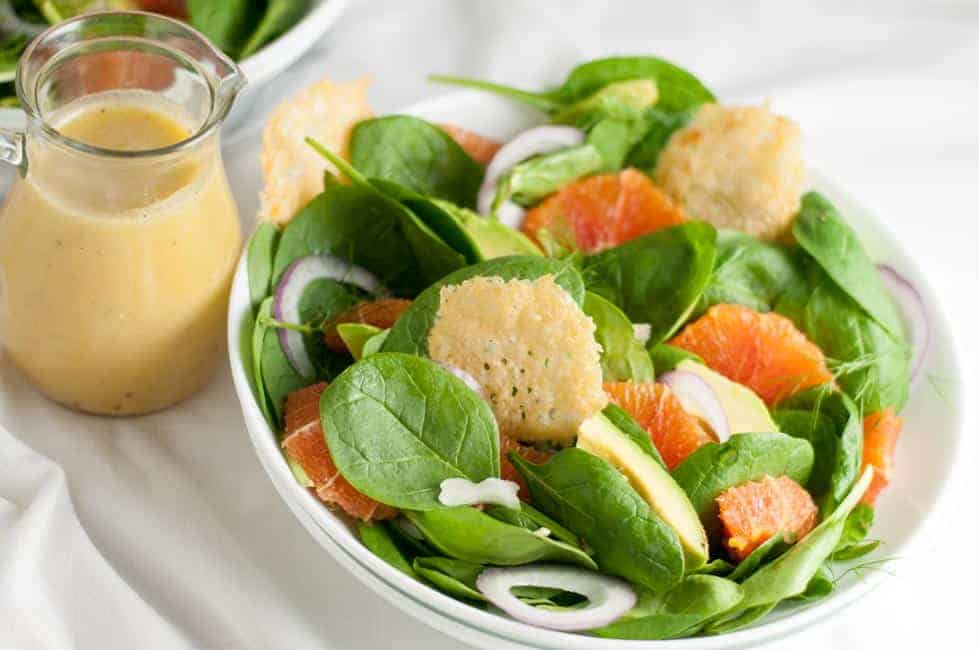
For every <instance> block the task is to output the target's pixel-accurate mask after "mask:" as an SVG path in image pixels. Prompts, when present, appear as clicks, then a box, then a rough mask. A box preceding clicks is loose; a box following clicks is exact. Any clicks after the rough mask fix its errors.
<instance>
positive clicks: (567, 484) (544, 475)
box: [510, 448, 684, 591]
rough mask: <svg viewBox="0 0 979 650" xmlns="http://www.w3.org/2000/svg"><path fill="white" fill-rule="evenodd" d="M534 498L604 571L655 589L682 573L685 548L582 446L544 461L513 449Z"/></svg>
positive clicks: (616, 475)
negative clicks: (587, 549) (538, 462)
mask: <svg viewBox="0 0 979 650" xmlns="http://www.w3.org/2000/svg"><path fill="white" fill-rule="evenodd" d="M510 462H511V463H513V466H514V467H515V468H516V469H517V471H519V472H520V475H521V476H523V479H524V481H525V482H526V483H527V487H528V488H529V489H530V493H531V495H532V496H533V499H534V503H535V504H536V505H537V506H538V507H539V508H540V509H541V510H543V511H544V512H545V513H547V514H548V515H550V516H551V517H554V518H555V519H557V520H558V521H560V522H561V523H562V524H564V525H565V526H567V527H568V528H569V529H570V530H572V531H573V532H575V533H576V534H577V535H579V536H580V537H581V538H582V539H584V540H585V542H586V543H587V544H588V546H589V547H591V548H592V549H593V550H594V553H595V561H596V562H598V566H599V567H601V569H602V570H603V571H607V572H609V573H612V574H614V575H618V576H621V577H623V578H625V579H626V580H629V581H630V582H635V583H637V584H641V585H643V586H645V587H648V588H650V589H653V590H656V591H663V590H666V589H669V588H671V587H673V586H675V585H676V584H677V583H678V582H679V581H680V579H681V577H682V576H683V568H684V566H683V565H684V560H683V549H682V548H681V546H680V541H679V539H678V538H677V535H676V532H675V531H674V530H673V528H671V527H670V526H669V525H668V524H666V523H665V522H664V521H663V520H661V519H660V518H659V517H658V516H657V515H656V514H655V513H654V512H653V511H652V510H651V509H650V507H649V504H647V503H646V502H645V501H644V500H643V498H642V497H640V496H639V495H638V494H637V493H636V491H635V490H633V489H632V487H631V486H630V485H629V482H628V481H627V480H626V478H625V477H624V476H623V475H622V474H621V473H620V472H619V471H618V470H616V469H615V468H614V467H612V465H610V464H609V463H607V462H606V461H604V460H602V459H601V458H599V457H597V456H593V455H592V454H589V453H588V452H585V451H582V450H580V449H573V448H572V449H565V450H563V451H560V452H558V453H557V454H555V455H554V456H553V457H552V458H551V459H550V460H549V461H548V462H547V463H545V464H543V465H533V464H531V463H528V462H526V461H525V460H523V459H522V458H520V457H519V456H518V455H516V454H513V453H511V454H510Z"/></svg>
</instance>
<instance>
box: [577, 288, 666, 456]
mask: <svg viewBox="0 0 979 650" xmlns="http://www.w3.org/2000/svg"><path fill="white" fill-rule="evenodd" d="M583 309H584V311H585V313H586V314H587V315H588V316H589V317H590V318H591V319H592V321H594V322H595V340H596V341H598V344H599V345H601V346H602V357H601V363H602V379H603V380H604V381H627V380H632V381H637V382H651V381H653V380H654V379H655V376H654V372H653V362H652V361H651V360H650V358H649V353H648V352H646V348H644V347H643V345H642V343H640V342H639V341H638V340H637V339H636V334H635V331H634V330H633V329H632V322H631V321H630V320H629V319H628V317H627V316H626V315H625V314H623V313H622V310H620V309H619V308H618V307H616V306H615V305H613V304H612V303H610V302H609V301H608V300H605V299H604V298H602V297H601V296H599V295H597V294H594V293H592V292H591V291H588V292H586V293H585V304H584V307H583ZM647 437H648V436H647Z"/></svg>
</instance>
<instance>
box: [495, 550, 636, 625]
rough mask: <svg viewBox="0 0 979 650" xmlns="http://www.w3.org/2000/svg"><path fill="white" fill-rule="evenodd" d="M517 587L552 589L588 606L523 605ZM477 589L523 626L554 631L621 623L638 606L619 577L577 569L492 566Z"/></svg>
mask: <svg viewBox="0 0 979 650" xmlns="http://www.w3.org/2000/svg"><path fill="white" fill-rule="evenodd" d="M514 587H550V588H552V589H563V590H564V591H569V592H572V593H576V594H581V595H582V596H584V597H585V598H587V599H588V605H587V606H585V607H583V608H581V609H572V610H566V611H551V610H547V609H540V608H537V607H533V606H532V605H528V604H526V603H524V602H522V601H521V600H520V599H519V598H517V597H516V596H514V595H513V593H512V592H511V589H513V588H514ZM476 588H477V589H479V591H480V593H482V594H483V595H484V596H486V599H487V600H488V601H490V602H491V603H493V604H494V605H496V606H497V607H499V608H500V609H502V610H503V611H504V612H506V613H507V614H509V615H510V616H512V617H513V618H515V619H517V620H518V621H522V622H524V623H528V624H530V625H535V626H537V627H543V628H548V629H551V630H562V631H565V632H573V631H576V630H591V629H594V628H596V627H602V626H603V625H608V624H609V623H612V622H613V621H616V620H618V619H619V618H621V617H622V615H623V614H625V613H626V612H628V611H629V610H630V609H632V607H633V606H634V605H635V604H636V592H635V591H634V590H633V588H632V587H631V586H630V585H629V583H628V582H626V581H624V580H621V579H619V578H613V577H612V576H609V575H605V574H604V573H598V572H596V571H586V570H585V569H579V568H575V567H564V566H557V565H549V564H528V565H524V566H519V567H505V568H504V567H491V568H488V569H485V570H484V571H483V572H482V573H480V574H479V577H478V578H476Z"/></svg>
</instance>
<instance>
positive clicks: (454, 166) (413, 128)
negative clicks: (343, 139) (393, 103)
mask: <svg viewBox="0 0 979 650" xmlns="http://www.w3.org/2000/svg"><path fill="white" fill-rule="evenodd" d="M350 160H351V162H352V163H353V166H354V167H356V168H357V169H358V170H360V172H361V173H362V174H364V175H365V176H367V177H368V178H380V179H384V180H388V181H393V182H395V183H397V184H399V185H402V186H404V187H406V188H408V189H411V190H414V191H415V192H418V193H419V194H422V195H424V196H430V197H434V198H439V199H445V200H447V201H451V202H453V203H455V204H458V205H462V206H466V207H473V206H475V204H476V193H477V192H478V191H479V185H480V183H481V182H482V180H483V168H482V167H481V166H480V165H479V164H478V163H477V162H475V161H474V160H473V159H472V158H470V157H469V155H468V154H467V153H466V152H465V151H463V150H462V148H461V147H460V146H459V145H458V144H456V142H455V140H453V139H452V138H450V137H449V135H448V134H447V133H446V132H445V131H443V130H442V129H440V128H438V127H436V126H433V125H432V124H429V123H428V122H426V121H425V120H422V119H419V118H417V117H410V116H408V115H391V116H387V117H378V118H374V119H371V120H365V121H363V122H360V123H359V124H357V126H355V127H354V130H353V132H352V133H351V135H350Z"/></svg>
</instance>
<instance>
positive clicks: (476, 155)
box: [438, 124, 503, 165]
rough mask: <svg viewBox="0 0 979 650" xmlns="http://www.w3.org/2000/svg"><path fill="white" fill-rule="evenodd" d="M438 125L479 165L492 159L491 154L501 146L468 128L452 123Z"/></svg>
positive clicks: (485, 163)
mask: <svg viewBox="0 0 979 650" xmlns="http://www.w3.org/2000/svg"><path fill="white" fill-rule="evenodd" d="M438 127H439V128H440V129H442V130H443V131H445V132H446V133H448V134H449V137H450V138H452V139H453V140H455V141H456V144H457V145H459V146H460V147H462V150H463V151H465V152H466V153H467V154H469V157H470V158H472V159H473V160H475V161H476V162H478V163H479V164H480V165H487V164H489V161H491V160H493V156H495V155H496V152H497V151H499V150H500V147H502V146H503V143H502V142H499V141H497V140H491V139H490V138H487V137H484V136H482V135H480V134H478V133H475V132H473V131H469V130H468V129H464V128H462V127H459V126H455V125H454V124H439V125H438Z"/></svg>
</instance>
